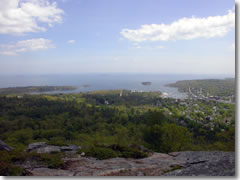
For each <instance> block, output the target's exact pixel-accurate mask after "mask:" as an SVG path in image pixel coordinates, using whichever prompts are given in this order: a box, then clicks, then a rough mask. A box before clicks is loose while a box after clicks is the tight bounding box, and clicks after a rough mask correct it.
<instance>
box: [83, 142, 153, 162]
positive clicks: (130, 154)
mask: <svg viewBox="0 0 240 180" xmlns="http://www.w3.org/2000/svg"><path fill="white" fill-rule="evenodd" d="M82 152H84V153H85V155H86V156H89V157H95V158H97V159H99V160H102V159H109V158H115V157H124V158H135V159H140V158H145V157H147V156H148V154H147V153H145V152H141V151H139V150H137V149H134V148H129V147H126V146H119V145H116V144H113V145H111V146H109V147H104V146H97V147H96V146H93V147H90V148H85V149H80V150H79V151H78V153H82Z"/></svg>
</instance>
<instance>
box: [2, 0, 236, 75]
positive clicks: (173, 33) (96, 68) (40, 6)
mask: <svg viewBox="0 0 240 180" xmlns="http://www.w3.org/2000/svg"><path fill="white" fill-rule="evenodd" d="M234 6H235V2H234V1H233V0H211V1H209V0H181V1H179V0H0V74H2V75H4V74H8V75H9V74H13V75H15V74H65V73H68V74H69V73H71V74H78V73H160V74H173V73H174V74H229V75H234V74H235V9H234Z"/></svg>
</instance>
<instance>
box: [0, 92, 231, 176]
mask: <svg viewBox="0 0 240 180" xmlns="http://www.w3.org/2000/svg"><path fill="white" fill-rule="evenodd" d="M160 95H161V93H159V92H148V93H144V92H143V93H140V92H131V91H127V90H115V91H98V92H91V93H82V94H81V93H80V94H56V95H23V96H21V97H19V96H18V95H2V96H0V124H1V126H0V139H1V140H3V141H4V142H5V143H7V144H8V145H10V146H12V147H13V148H14V149H15V150H14V151H15V152H16V153H17V155H15V157H18V156H21V155H22V154H21V153H23V154H26V153H24V152H23V151H24V150H25V149H26V147H27V145H28V144H29V143H33V142H41V141H44V142H47V143H48V144H54V145H65V144H76V145H80V146H81V147H82V149H81V150H80V151H79V154H81V153H83V152H84V153H85V155H86V156H92V157H96V158H98V159H106V158H112V157H126V158H143V157H146V156H147V155H148V154H147V153H144V152H142V151H140V150H139V147H140V146H144V147H146V148H148V149H149V150H151V151H156V152H163V153H169V152H173V151H186V150H193V151H199V150H202V151H209V150H221V151H234V149H235V145H234V142H235V117H234V112H235V111H234V105H233V104H224V103H218V102H207V101H204V100H188V99H186V100H175V99H171V98H164V99H163V98H161V97H160ZM0 153H7V152H0ZM11 153H12V152H11ZM19 154H20V155H19ZM22 156H24V159H26V158H29V157H26V155H22ZM28 156H31V158H35V159H36V158H37V159H38V160H39V161H42V162H46V163H48V164H49V167H60V166H61V165H62V162H61V161H60V159H59V157H60V156H61V155H45V156H48V157H44V155H41V156H40V155H36V154H31V153H30V155H28ZM0 157H1V159H0V163H1V166H0V167H1V169H0V174H2V172H3V171H6V168H7V169H14V168H13V166H14V165H13V164H15V160H14V158H13V157H14V156H13V155H11V154H8V155H0ZM5 157H7V160H6V159H4V158H5ZM15 159H16V158H15ZM17 162H19V159H18V161H17ZM4 163H5V164H4ZM4 168H5V170H4ZM9 173H10V174H12V175H15V174H18V173H23V172H22V170H21V169H18V168H17V169H16V171H14V172H9ZM23 174H24V173H23Z"/></svg>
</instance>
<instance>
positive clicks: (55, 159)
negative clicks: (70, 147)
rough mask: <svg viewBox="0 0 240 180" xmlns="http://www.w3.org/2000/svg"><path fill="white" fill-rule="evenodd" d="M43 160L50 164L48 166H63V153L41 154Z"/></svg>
mask: <svg viewBox="0 0 240 180" xmlns="http://www.w3.org/2000/svg"><path fill="white" fill-rule="evenodd" d="M40 158H41V160H42V161H43V162H44V163H45V164H46V165H47V166H48V168H62V167H63V166H64V161H63V160H62V158H61V154H59V153H58V154H48V153H45V154H41V155H40Z"/></svg>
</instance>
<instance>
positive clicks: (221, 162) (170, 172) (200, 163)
mask: <svg viewBox="0 0 240 180" xmlns="http://www.w3.org/2000/svg"><path fill="white" fill-rule="evenodd" d="M64 161H65V168H64V169H49V168H46V167H31V168H29V169H28V170H29V171H30V172H31V173H32V174H33V175H35V176H234V175H235V153H234V152H190V151H189V152H177V153H170V154H163V153H152V155H151V156H150V157H147V158H143V159H125V158H112V159H106V160H97V159H95V158H87V157H81V156H80V155H75V157H71V158H64Z"/></svg>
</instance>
